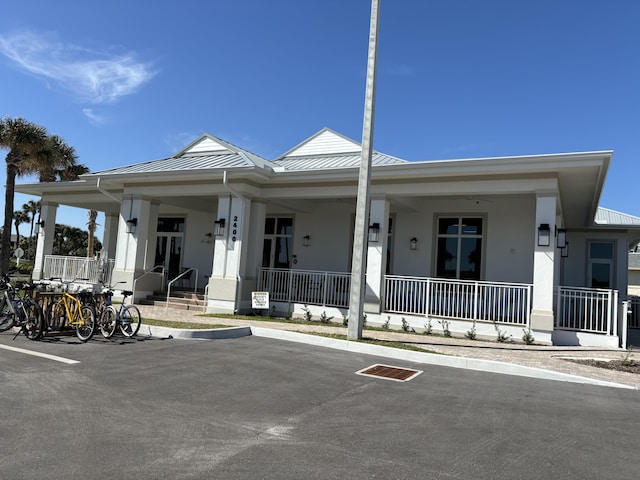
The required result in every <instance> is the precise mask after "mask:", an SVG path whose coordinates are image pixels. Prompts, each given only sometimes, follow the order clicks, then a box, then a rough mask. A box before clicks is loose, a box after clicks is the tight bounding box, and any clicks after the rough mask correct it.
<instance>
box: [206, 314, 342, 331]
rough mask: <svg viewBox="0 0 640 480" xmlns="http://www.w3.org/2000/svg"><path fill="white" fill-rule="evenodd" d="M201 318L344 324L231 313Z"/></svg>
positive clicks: (296, 323) (338, 325)
mask: <svg viewBox="0 0 640 480" xmlns="http://www.w3.org/2000/svg"><path fill="white" fill-rule="evenodd" d="M199 316H200V317H209V318H232V319H234V320H251V321H252V322H276V323H289V324H293V325H318V326H322V327H342V326H343V325H342V322H340V323H338V322H334V323H322V322H320V321H319V320H311V321H307V320H302V319H296V318H291V319H287V318H282V317H269V316H264V317H263V316H260V315H234V314H230V313H207V314H202V315H199ZM345 328H346V327H345Z"/></svg>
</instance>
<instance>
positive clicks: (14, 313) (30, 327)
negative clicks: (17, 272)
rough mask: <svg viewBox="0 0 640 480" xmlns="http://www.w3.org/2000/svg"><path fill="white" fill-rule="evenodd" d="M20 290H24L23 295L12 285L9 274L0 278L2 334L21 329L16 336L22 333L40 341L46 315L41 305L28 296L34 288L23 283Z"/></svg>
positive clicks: (0, 322)
mask: <svg viewBox="0 0 640 480" xmlns="http://www.w3.org/2000/svg"><path fill="white" fill-rule="evenodd" d="M20 289H21V290H24V294H23V295H20V292H19V291H18V289H16V288H15V287H14V286H13V285H12V284H11V279H10V278H9V276H8V275H7V274H3V275H2V276H1V277H0V290H1V291H2V294H1V296H0V332H5V331H7V330H9V329H10V328H12V327H20V330H19V331H18V333H16V336H18V335H19V334H20V332H22V333H24V335H25V337H27V338H28V339H29V340H38V339H39V338H40V337H41V336H42V329H43V324H44V314H43V313H42V309H41V308H40V305H38V304H37V303H36V302H35V301H34V300H33V299H32V298H31V297H30V296H29V295H28V292H29V291H31V290H32V289H33V287H32V286H31V285H30V284H28V283H22V284H21V285H20ZM16 336H14V337H13V338H14V339H15V338H16Z"/></svg>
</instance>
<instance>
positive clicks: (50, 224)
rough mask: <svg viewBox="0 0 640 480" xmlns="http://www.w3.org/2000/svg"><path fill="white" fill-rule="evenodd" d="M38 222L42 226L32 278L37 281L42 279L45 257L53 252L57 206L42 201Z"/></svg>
mask: <svg viewBox="0 0 640 480" xmlns="http://www.w3.org/2000/svg"><path fill="white" fill-rule="evenodd" d="M40 205H41V206H40V221H42V222H44V226H43V227H40V229H39V231H38V235H37V244H36V258H35V259H34V261H33V273H32V278H33V279H34V280H39V279H41V278H42V270H43V268H44V257H45V255H51V253H52V252H53V238H54V236H55V231H56V214H57V212H58V204H57V203H51V202H47V201H44V200H42V201H41V204H40Z"/></svg>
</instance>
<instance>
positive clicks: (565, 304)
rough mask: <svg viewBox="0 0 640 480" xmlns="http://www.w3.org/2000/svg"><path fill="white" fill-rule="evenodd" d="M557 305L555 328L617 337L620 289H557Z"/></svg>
mask: <svg viewBox="0 0 640 480" xmlns="http://www.w3.org/2000/svg"><path fill="white" fill-rule="evenodd" d="M556 302H557V304H556V312H555V318H556V325H555V327H556V328H558V329H561V330H576V331H581V332H590V333H602V334H605V335H614V336H615V335H617V334H618V332H617V330H618V327H617V324H618V291H617V290H605V289H596V288H579V287H558V293H557V298H556Z"/></svg>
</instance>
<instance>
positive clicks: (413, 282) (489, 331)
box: [257, 268, 640, 347]
mask: <svg viewBox="0 0 640 480" xmlns="http://www.w3.org/2000/svg"><path fill="white" fill-rule="evenodd" d="M350 280H351V277H350V274H349V273H345V272H323V271H312V270H289V269H270V268H261V269H260V270H259V274H258V282H257V285H258V287H257V288H258V290H260V291H268V292H269V298H270V301H271V302H272V304H275V306H276V309H277V310H279V311H282V312H288V313H290V314H294V315H295V314H299V313H300V312H301V311H302V310H303V309H306V308H308V309H309V310H310V311H311V313H312V314H313V315H314V316H320V315H322V314H323V313H325V314H327V315H328V316H334V317H338V318H340V316H342V315H344V314H345V313H346V310H348V306H349V292H350ZM532 296H533V285H531V284H522V283H506V282H487V281H464V280H450V279H442V278H428V277H409V276H398V275H385V277H384V290H383V292H382V294H381V297H382V298H381V299H380V311H379V312H366V315H367V321H368V322H370V323H375V324H379V325H381V324H383V323H386V322H387V321H388V322H389V324H390V325H392V326H394V327H396V328H400V327H401V326H402V324H403V320H404V321H405V322H408V324H409V326H410V328H413V329H414V330H415V331H422V330H424V329H426V328H428V326H430V327H432V328H433V329H434V331H438V328H439V325H440V326H443V327H444V325H445V324H446V326H447V328H449V329H450V331H451V332H453V333H458V334H464V333H465V332H467V331H469V330H471V328H473V327H474V326H475V328H476V331H477V334H478V336H479V337H482V336H485V337H488V338H496V333H497V331H498V330H500V331H501V332H502V333H504V334H505V335H507V336H512V337H514V338H521V337H522V335H523V331H527V330H529V328H530V320H531V305H532ZM555 297H556V301H555V312H554V317H555V324H554V332H553V342H554V344H561V345H591V346H596V345H598V346H610V347H618V346H621V345H622V343H621V342H623V339H624V338H626V329H627V319H626V313H625V312H626V304H625V305H624V307H625V308H619V307H620V305H619V302H618V292H617V291H616V290H604V289H588V288H573V287H558V288H557V289H556V292H555ZM638 304H639V306H640V302H638ZM635 310H637V311H638V312H639V315H638V316H639V317H640V308H638V309H635ZM634 318H635V317H634ZM638 323H640V322H638ZM633 325H635V324H634V323H633V322H632V323H630V325H629V326H630V327H631V326H633ZM639 326H640V325H639ZM623 332H624V335H623Z"/></svg>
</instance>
